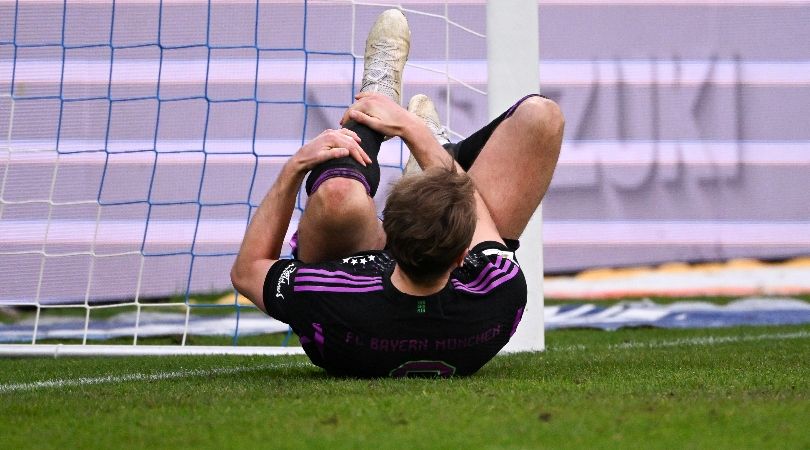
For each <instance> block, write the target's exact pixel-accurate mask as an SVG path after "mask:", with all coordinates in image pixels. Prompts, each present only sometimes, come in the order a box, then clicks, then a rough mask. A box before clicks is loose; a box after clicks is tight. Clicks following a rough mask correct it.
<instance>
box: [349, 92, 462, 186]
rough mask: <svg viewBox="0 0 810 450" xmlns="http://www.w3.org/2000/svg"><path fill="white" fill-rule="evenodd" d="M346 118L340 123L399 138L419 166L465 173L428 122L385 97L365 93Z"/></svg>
mask: <svg viewBox="0 0 810 450" xmlns="http://www.w3.org/2000/svg"><path fill="white" fill-rule="evenodd" d="M356 99H357V101H356V102H354V104H353V105H352V106H351V108H349V109H348V110H347V111H346V113H345V114H344V115H343V119H342V120H341V123H345V122H346V121H348V120H349V119H352V120H354V121H355V122H357V123H361V124H363V125H366V126H367V127H369V128H371V129H372V130H374V131H376V132H378V133H382V134H384V135H386V136H398V137H400V138H402V140H403V141H405V145H407V146H408V149H409V150H410V151H411V154H413V156H414V158H416V161H417V162H418V163H419V167H421V168H423V169H427V168H429V167H436V166H439V167H450V166H452V165H454V164H455V165H456V170H458V171H460V172H463V171H464V170H463V169H461V167H460V166H458V164H456V163H455V161H453V158H452V156H450V154H449V153H447V152H446V151H445V150H444V149H443V148H442V146H441V145H439V143H438V142H437V141H436V138H435V137H434V136H433V133H432V132H431V131H430V129H428V127H427V126H426V125H425V122H424V121H423V120H422V119H421V118H419V116H417V115H416V114H413V113H411V112H409V111H408V110H406V109H405V108H403V107H402V106H400V105H398V104H397V103H396V102H394V101H393V100H391V99H390V98H388V97H387V96H385V95H381V94H378V93H372V92H363V93H360V94H358V95H357V97H356Z"/></svg>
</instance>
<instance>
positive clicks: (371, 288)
mask: <svg viewBox="0 0 810 450" xmlns="http://www.w3.org/2000/svg"><path fill="white" fill-rule="evenodd" d="M382 290H383V286H382V284H378V285H375V286H365V287H343V286H295V287H294V288H293V291H295V292H338V293H360V292H377V291H382Z"/></svg>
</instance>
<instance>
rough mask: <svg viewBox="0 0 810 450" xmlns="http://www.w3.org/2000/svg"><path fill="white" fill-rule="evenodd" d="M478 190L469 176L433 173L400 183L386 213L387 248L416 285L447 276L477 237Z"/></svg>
mask: <svg viewBox="0 0 810 450" xmlns="http://www.w3.org/2000/svg"><path fill="white" fill-rule="evenodd" d="M474 193H475V186H474V184H473V181H472V179H470V177H469V176H467V174H465V173H460V172H457V171H456V170H455V169H452V168H450V169H448V168H440V167H434V168H430V169H427V170H425V171H424V172H422V173H419V174H415V175H409V176H406V177H403V178H401V179H400V180H399V181H398V182H397V183H396V184H395V185H394V186H393V187H392V189H391V193H390V194H389V195H388V200H387V201H386V203H385V209H384V210H383V219H384V220H383V228H384V229H385V234H386V236H387V240H388V241H387V247H388V250H389V251H390V253H391V256H393V257H394V259H395V260H396V262H397V265H399V267H400V269H401V270H402V271H403V272H405V274H406V275H407V276H408V277H410V278H411V279H412V280H414V281H416V282H429V281H434V280H436V279H437V278H439V277H441V276H443V275H444V274H445V273H446V272H447V270H449V269H450V268H452V267H453V265H454V264H455V263H456V261H457V260H458V259H459V257H460V256H461V255H463V254H464V252H465V251H466V250H467V248H468V247H469V245H470V242H471V241H472V237H473V233H474V232H475V224H476V214H475V197H474Z"/></svg>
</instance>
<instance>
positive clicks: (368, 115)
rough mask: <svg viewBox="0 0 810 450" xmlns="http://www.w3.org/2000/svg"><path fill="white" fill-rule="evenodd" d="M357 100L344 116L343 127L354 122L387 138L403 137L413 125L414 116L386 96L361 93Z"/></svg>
mask: <svg viewBox="0 0 810 450" xmlns="http://www.w3.org/2000/svg"><path fill="white" fill-rule="evenodd" d="M355 98H356V99H357V101H356V102H354V104H353V105H352V106H350V107H349V109H348V110H346V112H345V113H344V114H343V118H342V119H341V120H340V124H341V125H343V124H345V123H346V122H348V121H349V120H354V121H355V122H357V123H359V124H362V125H365V126H367V127H369V128H371V129H372V130H374V131H376V132H378V133H381V134H384V135H385V136H389V137H390V136H399V137H403V135H404V134H405V133H407V132H408V130H409V128H410V127H411V126H412V124H413V121H414V116H413V114H411V113H409V112H408V111H407V110H406V109H405V108H403V107H401V106H399V105H398V104H397V103H396V102H394V101H393V100H391V99H390V98H388V97H386V96H385V95H382V94H378V93H376V92H361V93H360V94H358V95H357V96H356V97H355Z"/></svg>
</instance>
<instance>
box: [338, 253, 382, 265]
mask: <svg viewBox="0 0 810 450" xmlns="http://www.w3.org/2000/svg"><path fill="white" fill-rule="evenodd" d="M375 259H377V257H376V256H374V255H364V256H350V257H348V258H343V264H351V265H353V266H356V265H358V264H360V265H363V266H364V265H366V263H370V262H373V261H374V260H375Z"/></svg>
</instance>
